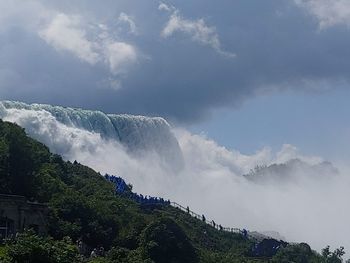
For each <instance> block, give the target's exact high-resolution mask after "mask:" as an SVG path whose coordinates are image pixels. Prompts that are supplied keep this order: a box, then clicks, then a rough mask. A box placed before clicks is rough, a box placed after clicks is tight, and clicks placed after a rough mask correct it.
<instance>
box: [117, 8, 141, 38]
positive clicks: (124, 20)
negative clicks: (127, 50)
mask: <svg viewBox="0 0 350 263" xmlns="http://www.w3.org/2000/svg"><path fill="white" fill-rule="evenodd" d="M118 22H119V23H126V24H127V25H128V26H129V30H130V33H132V34H134V35H137V34H138V30H137V27H136V23H135V21H134V20H133V18H132V17H131V16H128V15H127V14H125V13H120V15H119V17H118Z"/></svg>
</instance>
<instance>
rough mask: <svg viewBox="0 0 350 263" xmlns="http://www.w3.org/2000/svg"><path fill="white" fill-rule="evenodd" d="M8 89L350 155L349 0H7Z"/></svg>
mask: <svg viewBox="0 0 350 263" xmlns="http://www.w3.org/2000/svg"><path fill="white" fill-rule="evenodd" d="M0 9H1V10H3V11H2V12H1V14H0V97H1V98H2V99H9V100H20V101H24V102H28V103H32V102H37V103H49V104H55V105H62V106H71V107H82V108H86V109H96V110H101V111H104V112H107V113H131V114H142V115H152V116H154V115H157V116H162V117H165V118H167V119H168V120H169V121H170V122H171V123H173V124H174V125H176V126H183V127H186V128H189V129H191V130H192V131H196V132H201V131H204V132H205V133H207V134H208V136H209V137H212V138H213V139H215V140H217V141H218V142H219V143H220V144H223V145H225V146H227V147H228V148H235V149H238V150H242V151H243V152H253V151H255V150H257V149H259V148H261V147H264V146H269V147H272V148H273V149H278V148H279V147H280V146H281V145H282V144H284V143H290V144H293V145H296V146H297V147H298V148H300V149H301V150H302V151H305V152H307V153H312V154H316V155H318V154H319V155H322V156H325V157H326V158H330V159H333V158H338V157H339V156H344V155H345V154H347V153H348V150H347V148H348V147H347V146H348V144H349V143H348V141H349V140H348V139H349V138H348V135H347V134H348V130H349V128H348V124H347V120H346V117H347V116H348V113H349V106H348V105H347V98H349V91H348V90H349V81H350V49H349V46H350V34H349V30H350V1H348V0H333V1H329V0H278V1H277V0H265V1H261V0H249V1H247V0H237V1H231V0H221V1H215V2H214V1H210V0H193V1H183V0H171V1H170V0H169V1H158V0H157V1H153V0H152V1H141V0H139V1H138V0H113V1H112V0H105V1H103V2H96V1H92V0H84V1H83V0H77V1H74V2H73V1H68V0H61V1H57V0H49V1H42V0H28V1H20V0H3V1H1V3H0Z"/></svg>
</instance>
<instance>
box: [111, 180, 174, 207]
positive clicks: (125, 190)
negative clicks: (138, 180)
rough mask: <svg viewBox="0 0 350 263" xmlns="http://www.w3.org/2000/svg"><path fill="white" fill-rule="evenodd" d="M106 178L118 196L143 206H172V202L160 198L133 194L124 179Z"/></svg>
mask: <svg viewBox="0 0 350 263" xmlns="http://www.w3.org/2000/svg"><path fill="white" fill-rule="evenodd" d="M105 178H106V180H107V181H109V182H111V183H113V184H114V186H115V192H116V194H119V195H123V196H126V197H128V198H130V199H132V200H133V201H135V202H137V203H139V204H142V205H170V200H164V199H163V198H160V197H153V196H147V195H146V196H143V195H142V194H136V193H133V192H131V189H130V188H129V187H128V185H127V184H126V183H125V181H124V179H122V178H121V177H119V176H115V175H109V174H106V175H105Z"/></svg>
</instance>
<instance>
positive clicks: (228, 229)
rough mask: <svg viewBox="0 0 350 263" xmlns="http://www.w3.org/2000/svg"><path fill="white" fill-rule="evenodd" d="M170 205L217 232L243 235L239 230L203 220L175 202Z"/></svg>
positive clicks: (242, 231) (200, 216)
mask: <svg viewBox="0 0 350 263" xmlns="http://www.w3.org/2000/svg"><path fill="white" fill-rule="evenodd" d="M170 205H171V206H172V207H175V208H178V209H180V210H182V211H183V212H186V213H187V214H189V215H190V216H192V217H194V218H196V219H198V220H201V221H202V222H205V223H206V224H208V225H210V226H212V227H214V228H215V229H217V230H221V231H225V232H230V233H239V234H244V233H245V231H244V230H242V229H239V228H232V227H223V226H221V225H220V224H216V223H215V221H214V220H207V219H206V218H205V217H204V218H203V216H202V215H199V214H197V213H195V212H193V211H191V210H190V209H189V207H184V206H182V205H180V204H178V203H176V202H171V203H170Z"/></svg>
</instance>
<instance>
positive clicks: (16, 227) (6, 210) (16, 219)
mask: <svg viewBox="0 0 350 263" xmlns="http://www.w3.org/2000/svg"><path fill="white" fill-rule="evenodd" d="M47 213H48V207H47V205H45V204H40V203H37V202H29V201H28V200H26V198H25V197H23V196H18V195H3V194H0V240H2V239H4V238H10V237H12V236H14V235H15V234H16V233H18V232H22V231H23V230H24V229H29V228H31V229H33V230H34V231H35V232H36V233H37V234H40V235H45V234H46V233H47Z"/></svg>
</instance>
